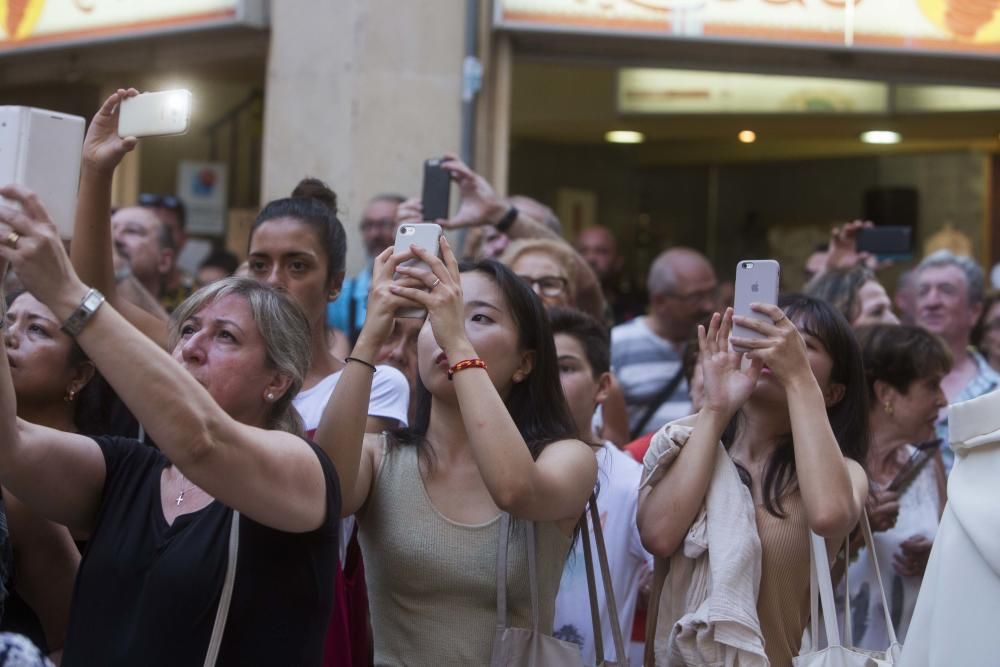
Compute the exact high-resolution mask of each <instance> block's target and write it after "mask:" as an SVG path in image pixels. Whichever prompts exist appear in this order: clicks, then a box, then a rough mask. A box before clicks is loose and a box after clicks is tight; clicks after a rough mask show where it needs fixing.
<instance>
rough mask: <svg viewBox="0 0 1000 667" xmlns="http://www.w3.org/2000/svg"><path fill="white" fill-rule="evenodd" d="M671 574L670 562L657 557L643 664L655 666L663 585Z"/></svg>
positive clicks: (650, 596)
mask: <svg viewBox="0 0 1000 667" xmlns="http://www.w3.org/2000/svg"><path fill="white" fill-rule="evenodd" d="M669 573H670V561H669V560H667V559H666V558H660V557H659V556H656V557H655V558H654V559H653V585H652V587H651V588H650V590H649V601H648V602H647V604H646V647H645V651H644V653H643V658H642V664H644V665H652V664H655V662H656V661H655V659H654V655H655V648H656V622H657V620H658V617H659V615H660V596H661V595H662V594H663V584H664V583H665V582H666V580H667V574H669Z"/></svg>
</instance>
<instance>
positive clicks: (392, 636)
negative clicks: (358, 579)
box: [357, 446, 570, 666]
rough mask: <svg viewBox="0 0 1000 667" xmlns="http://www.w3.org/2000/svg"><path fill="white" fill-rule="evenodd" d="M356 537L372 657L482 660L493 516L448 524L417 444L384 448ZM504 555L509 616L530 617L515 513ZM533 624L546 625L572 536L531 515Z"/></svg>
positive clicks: (493, 600) (493, 599)
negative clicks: (424, 475)
mask: <svg viewBox="0 0 1000 667" xmlns="http://www.w3.org/2000/svg"><path fill="white" fill-rule="evenodd" d="M357 516H358V522H359V525H360V531H359V533H358V537H359V539H360V542H361V549H362V552H363V554H364V562H365V573H366V579H367V584H368V597H369V605H370V608H371V621H372V634H373V635H374V639H375V664H376V665H393V666H395V665H488V664H489V662H490V654H491V650H492V645H493V635H494V632H495V630H496V624H497V612H496V606H497V593H496V590H497V589H496V582H497V580H496V563H497V558H496V557H497V541H498V538H499V532H498V530H499V523H500V521H499V519H500V517H499V516H497V517H496V518H495V519H493V520H492V521H489V522H488V523H485V524H481V525H466V524H460V523H456V522H454V521H451V520H450V519H447V518H446V517H444V516H443V515H442V514H440V513H439V512H438V511H437V509H436V508H435V507H434V506H433V505H432V504H431V501H430V497H429V496H428V495H427V491H426V489H425V487H424V483H423V478H422V477H421V476H420V468H419V465H418V455H417V449H416V448H415V447H409V446H390V447H384V448H383V453H382V462H381V464H380V465H379V469H378V471H377V473H376V477H375V482H374V485H373V488H372V492H371V495H370V496H369V497H368V501H367V503H366V505H365V507H364V508H363V510H362V512H359V513H358V515H357ZM513 525H514V528H513V534H512V535H511V538H510V546H509V547H508V549H509V557H508V563H507V582H508V589H507V599H508V614H509V618H510V625H511V626H515V627H521V628H526V627H529V626H530V614H531V599H530V596H529V591H528V568H527V549H526V546H525V531H524V524H523V523H522V522H520V521H515V522H514V524H513ZM535 540H536V542H535V552H536V558H537V564H538V565H537V567H538V591H539V629H540V630H541V631H542V632H545V633H547V634H551V632H552V619H553V616H554V613H555V599H556V592H557V591H558V588H559V580H560V578H561V576H562V570H563V564H564V563H565V561H566V556H567V554H568V553H569V547H570V538H569V537H568V536H566V535H564V534H563V533H562V532H561V531H560V530H559V528H558V526H557V525H556V524H555V523H537V524H536V537H535Z"/></svg>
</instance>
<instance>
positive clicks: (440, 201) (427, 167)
mask: <svg viewBox="0 0 1000 667" xmlns="http://www.w3.org/2000/svg"><path fill="white" fill-rule="evenodd" d="M441 162H442V160H440V159H431V160H427V161H426V162H424V187H423V194H422V196H421V204H422V205H423V208H424V220H427V221H430V222H433V221H435V220H445V219H447V218H448V210H449V200H450V197H451V174H450V173H448V171H447V170H445V169H444V168H442V167H441Z"/></svg>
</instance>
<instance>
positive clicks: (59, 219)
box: [0, 106, 86, 239]
mask: <svg viewBox="0 0 1000 667" xmlns="http://www.w3.org/2000/svg"><path fill="white" fill-rule="evenodd" d="M85 124H86V121H84V119H83V118H82V117H80V116H71V115H69V114H64V113H58V112H56V111H47V110H45V109H35V108H32V107H17V106H0V185H10V184H16V185H21V186H23V187H25V188H28V189H29V190H31V191H32V192H34V193H35V194H36V195H38V198H39V199H40V200H41V202H42V205H44V206H45V210H46V211H48V212H49V216H50V217H51V218H52V222H54V223H55V225H56V228H57V229H58V230H59V234H60V235H61V236H62V237H63V238H64V239H70V238H72V237H73V217H74V215H75V213H76V195H77V189H78V188H79V185H80V157H81V155H82V153H83V133H84V126H85ZM0 202H2V203H4V204H6V205H8V206H15V207H16V206H17V203H16V202H11V201H6V200H4V199H3V198H2V197H0Z"/></svg>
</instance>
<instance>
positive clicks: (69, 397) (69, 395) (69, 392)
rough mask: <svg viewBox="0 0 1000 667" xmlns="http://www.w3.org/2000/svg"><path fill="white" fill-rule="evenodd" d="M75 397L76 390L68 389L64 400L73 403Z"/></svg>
mask: <svg viewBox="0 0 1000 667" xmlns="http://www.w3.org/2000/svg"><path fill="white" fill-rule="evenodd" d="M75 398H76V392H75V391H74V390H72V389H67V390H66V395H65V396H63V400H64V401H66V402H67V403H72V402H73V400H74V399H75Z"/></svg>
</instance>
